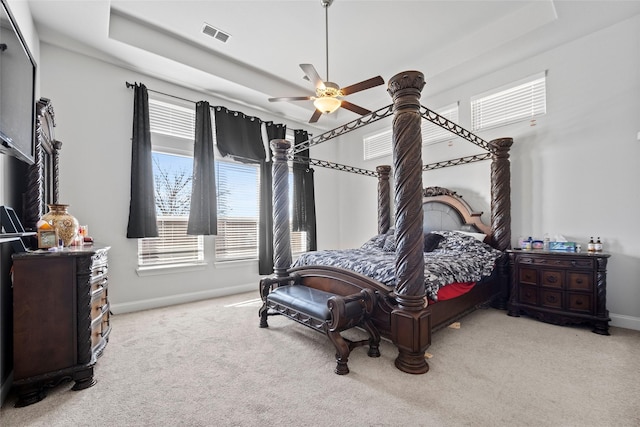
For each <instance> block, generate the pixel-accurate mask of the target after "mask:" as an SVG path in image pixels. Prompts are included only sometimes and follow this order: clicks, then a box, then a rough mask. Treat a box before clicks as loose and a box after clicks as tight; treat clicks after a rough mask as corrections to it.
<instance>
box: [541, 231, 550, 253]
mask: <svg viewBox="0 0 640 427" xmlns="http://www.w3.org/2000/svg"><path fill="white" fill-rule="evenodd" d="M550 241H551V239H550V238H549V233H544V239H543V241H542V243H543V246H542V249H544V250H545V251H548V250H549V242H550Z"/></svg>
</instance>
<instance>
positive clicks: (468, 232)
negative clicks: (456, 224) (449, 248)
mask: <svg viewBox="0 0 640 427" xmlns="http://www.w3.org/2000/svg"><path fill="white" fill-rule="evenodd" d="M456 233H461V234H466V235H467V236H473V237H475V238H476V239H477V240H479V241H481V242H484V238H485V237H487V235H486V234H483V233H473V232H471V231H462V230H456Z"/></svg>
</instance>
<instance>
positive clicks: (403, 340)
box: [270, 71, 513, 374]
mask: <svg viewBox="0 0 640 427" xmlns="http://www.w3.org/2000/svg"><path fill="white" fill-rule="evenodd" d="M424 84H425V82H424V76H423V74H422V73H421V72H419V71H406V72H402V73H399V74H397V75H395V76H393V77H392V78H391V79H390V80H389V84H388V92H389V94H390V95H391V97H392V100H393V104H392V105H390V106H388V107H385V108H382V109H380V110H377V111H374V112H372V113H370V114H368V115H366V116H363V117H361V118H359V119H357V120H355V121H353V122H350V123H348V124H347V125H344V126H342V127H340V128H337V129H334V130H331V131H328V132H325V133H323V134H321V135H318V136H316V137H314V138H311V139H309V140H308V141H306V142H303V143H301V144H299V145H297V146H296V147H294V149H293V152H292V154H288V153H289V150H290V149H291V143H290V142H289V141H287V140H283V139H276V140H272V141H271V143H270V145H271V149H272V151H273V173H272V175H273V218H274V222H273V225H274V233H273V242H274V276H275V277H276V278H285V277H287V276H288V275H289V271H288V270H289V269H290V268H291V264H292V256H291V247H290V231H289V195H288V194H289V192H288V164H287V162H288V160H294V161H297V158H296V156H295V155H296V154H297V153H299V152H301V151H303V150H306V149H308V148H309V147H311V146H313V145H316V144H319V143H321V142H325V141H328V140H330V139H332V138H335V137H337V136H340V135H343V134H345V133H347V132H350V131H352V130H355V129H357V128H359V127H362V126H365V125H367V124H370V123H372V122H375V121H377V120H380V119H382V118H384V117H388V116H391V115H393V125H392V132H393V138H392V149H393V166H394V167H393V169H394V190H395V191H394V193H395V223H394V227H395V232H396V241H397V251H396V283H395V287H394V289H393V297H394V301H395V305H394V307H393V309H392V310H391V312H390V314H389V315H390V333H389V338H390V339H391V341H392V342H393V343H394V344H395V345H396V347H397V348H398V356H397V358H396V361H395V364H396V367H397V368H398V369H400V370H402V371H404V372H408V373H414V374H418V373H425V372H427V371H428V370H429V365H428V364H427V362H426V360H425V358H424V353H425V350H426V349H427V348H428V346H429V345H430V343H431V319H430V315H431V308H430V306H428V305H427V304H426V302H425V301H426V298H425V295H426V290H425V286H424V277H423V271H424V258H423V224H422V221H423V210H422V209H423V208H422V200H423V186H422V172H423V171H425V170H431V169H436V168H441V167H446V166H453V165H457V164H466V163H471V162H475V161H480V160H485V159H489V158H490V159H491V234H490V242H489V243H490V244H491V245H492V246H493V247H495V248H496V249H499V250H505V249H507V248H509V247H510V242H511V228H510V227H511V202H510V199H511V194H510V192H511V190H510V180H511V176H510V162H509V149H510V147H511V145H512V144H513V140H512V138H500V139H495V140H492V141H489V142H486V141H484V140H482V139H481V138H479V137H478V136H476V135H474V134H473V133H471V132H469V131H467V130H465V129H463V128H462V127H460V126H459V125H457V124H455V123H454V122H451V121H449V120H448V119H446V118H444V117H442V116H440V115H438V114H437V113H435V112H433V111H431V110H429V109H427V108H426V107H423V106H421V104H420V94H421V91H422V88H423V87H424ZM423 118H424V119H426V120H429V121H431V122H433V123H435V124H437V125H439V126H441V127H443V128H444V129H447V130H449V131H450V132H452V133H454V134H456V135H458V136H460V137H462V138H464V139H466V140H468V141H470V142H471V143H473V144H475V145H477V146H479V147H481V148H483V149H484V150H486V151H487V153H486V154H480V155H474V156H468V157H462V158H459V159H455V160H449V161H445V162H439V163H434V164H427V165H424V166H423V162H422V135H421V128H420V123H421V120H422V119H423ZM304 160H306V161H307V162H309V163H310V164H312V165H318V166H323V167H330V168H333V169H340V170H345V171H349V172H354V173H359V174H363V175H368V176H376V177H377V178H378V232H379V233H384V232H386V231H388V230H389V228H391V198H390V194H391V191H390V184H389V177H390V174H391V166H388V165H383V166H378V167H377V169H376V171H375V172H373V171H367V170H364V169H359V168H352V167H349V166H345V165H339V164H336V163H331V162H322V161H317V160H313V159H311V160H310V159H304ZM296 270H298V269H296ZM320 270H322V269H320ZM316 271H318V273H317V274H320V275H323V274H324V273H322V271H319V270H317V269H316ZM298 272H299V271H298ZM440 304H441V303H440Z"/></svg>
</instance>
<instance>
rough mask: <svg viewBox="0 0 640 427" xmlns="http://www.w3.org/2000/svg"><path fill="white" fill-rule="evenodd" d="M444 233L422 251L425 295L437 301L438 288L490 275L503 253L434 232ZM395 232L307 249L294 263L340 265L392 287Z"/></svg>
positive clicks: (466, 238) (448, 233) (451, 233)
mask: <svg viewBox="0 0 640 427" xmlns="http://www.w3.org/2000/svg"><path fill="white" fill-rule="evenodd" d="M434 233H437V234H440V235H442V236H444V239H443V240H442V241H440V243H439V244H438V246H437V248H436V249H434V250H433V251H431V252H424V283H425V288H426V294H427V297H428V298H429V299H431V300H432V301H438V290H440V288H442V287H443V286H446V285H448V284H451V283H463V282H477V281H479V280H481V279H482V278H484V277H488V276H490V275H491V273H492V271H493V269H494V267H495V265H496V260H497V259H498V258H499V257H500V256H501V255H502V252H501V251H499V250H497V249H494V248H492V247H491V246H489V245H487V244H486V243H483V242H481V241H479V240H477V239H476V238H474V237H472V236H469V235H465V234H461V233H458V232H455V231H436V232H434ZM395 249H396V247H395V234H394V233H393V231H391V232H389V233H387V234H380V235H377V236H374V237H372V238H371V239H370V240H369V241H367V242H366V243H365V244H363V245H362V246H361V247H360V248H356V249H343V250H324V251H315V252H306V253H304V254H302V255H300V257H298V259H297V260H296V261H295V263H294V265H293V266H294V267H300V266H304V265H325V266H332V267H340V268H344V269H347V270H351V271H355V272H357V273H360V274H363V275H365V276H368V277H371V278H372V279H375V280H377V281H379V282H381V283H383V284H385V285H387V286H395Z"/></svg>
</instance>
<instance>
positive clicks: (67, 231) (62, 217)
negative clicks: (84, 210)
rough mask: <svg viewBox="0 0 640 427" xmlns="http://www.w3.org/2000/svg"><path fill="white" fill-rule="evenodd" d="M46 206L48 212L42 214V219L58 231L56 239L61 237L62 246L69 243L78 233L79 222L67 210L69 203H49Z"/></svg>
mask: <svg viewBox="0 0 640 427" xmlns="http://www.w3.org/2000/svg"><path fill="white" fill-rule="evenodd" d="M47 207H48V208H49V212H47V213H46V214H44V215H43V216H42V220H43V221H47V222H48V223H49V224H51V226H52V227H53V228H54V229H55V230H56V231H57V232H58V239H62V244H63V245H64V246H69V245H71V243H73V241H74V239H75V238H76V236H77V234H78V227H79V225H80V223H79V222H78V220H77V219H76V218H75V217H74V216H73V215H71V214H70V213H69V212H68V211H67V208H68V207H69V205H60V204H51V205H47Z"/></svg>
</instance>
